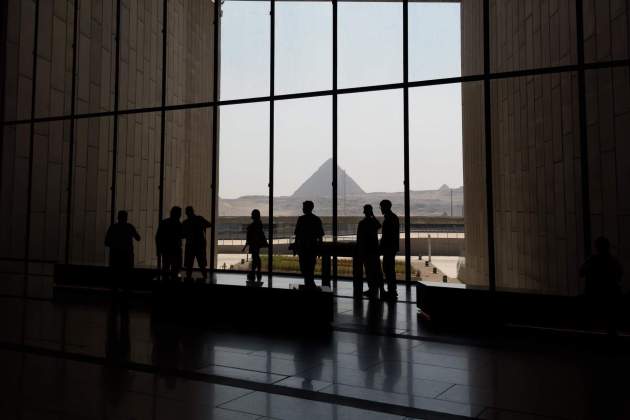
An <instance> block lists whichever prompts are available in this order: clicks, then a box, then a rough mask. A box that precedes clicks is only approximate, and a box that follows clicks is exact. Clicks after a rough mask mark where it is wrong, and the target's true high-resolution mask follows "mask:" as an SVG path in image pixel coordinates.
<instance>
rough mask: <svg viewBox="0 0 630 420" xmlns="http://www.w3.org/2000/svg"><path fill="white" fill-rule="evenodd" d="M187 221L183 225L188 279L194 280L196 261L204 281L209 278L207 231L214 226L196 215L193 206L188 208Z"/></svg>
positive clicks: (185, 264)
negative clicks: (207, 268)
mask: <svg viewBox="0 0 630 420" xmlns="http://www.w3.org/2000/svg"><path fill="white" fill-rule="evenodd" d="M186 217H187V218H186V220H184V222H183V223H182V230H183V233H184V238H186V247H185V248H184V266H185V267H186V279H187V280H191V279H192V271H193V265H194V263H195V259H196V260H197V264H198V265H199V269H200V270H201V277H202V279H203V280H205V279H206V278H207V273H206V266H207V265H208V262H207V257H206V245H207V243H206V230H207V229H208V228H209V227H211V226H212V225H211V224H210V222H208V221H207V220H206V219H204V218H203V217H202V216H198V215H196V214H195V210H194V209H193V208H192V206H188V207H186Z"/></svg>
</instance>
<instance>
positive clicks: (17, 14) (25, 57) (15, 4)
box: [3, 0, 35, 121]
mask: <svg viewBox="0 0 630 420" xmlns="http://www.w3.org/2000/svg"><path fill="white" fill-rule="evenodd" d="M6 8H7V28H6V30H7V41H6V75H5V80H4V83H5V98H4V100H5V103H4V110H5V114H4V116H5V120H7V121H11V120H21V119H26V118H31V94H32V91H33V90H32V88H33V47H34V46H35V2H34V1H33V0H9V1H8V2H7V5H6ZM3 47H4V46H3Z"/></svg>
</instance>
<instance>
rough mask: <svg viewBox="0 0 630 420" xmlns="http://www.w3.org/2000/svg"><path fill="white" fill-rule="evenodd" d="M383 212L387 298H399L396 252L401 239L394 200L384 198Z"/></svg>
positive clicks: (382, 247)
mask: <svg viewBox="0 0 630 420" xmlns="http://www.w3.org/2000/svg"><path fill="white" fill-rule="evenodd" d="M380 207H381V213H383V216H384V220H383V230H382V232H381V233H382V235H381V254H382V255H383V274H384V275H385V281H386V283H387V296H386V297H387V298H388V299H391V300H395V299H397V298H398V292H397V291H396V254H397V253H398V247H399V240H400V222H399V221H398V216H396V215H395V214H394V212H393V211H392V202H391V201H389V200H383V201H381V203H380Z"/></svg>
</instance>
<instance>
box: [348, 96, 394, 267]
mask: <svg viewBox="0 0 630 420" xmlns="http://www.w3.org/2000/svg"><path fill="white" fill-rule="evenodd" d="M338 118H339V122H338V124H339V125H338V129H339V134H338V136H339V144H338V161H339V166H340V168H341V170H342V171H344V172H342V174H343V175H342V176H340V177H339V188H338V200H339V209H338V214H339V236H340V237H339V240H340V241H355V240H356V233H357V224H358V223H359V221H360V220H361V219H362V218H363V206H364V205H365V204H371V205H372V207H373V209H374V213H375V215H376V217H377V218H378V219H379V220H380V221H381V222H382V215H381V214H380V210H379V203H380V202H381V200H384V199H388V200H390V201H391V202H392V204H393V207H392V211H393V212H394V213H395V214H396V215H397V216H398V218H399V221H400V232H401V235H400V236H401V238H402V232H404V185H403V180H404V173H403V164H404V154H403V95H402V91H401V90H393V91H384V92H376V93H359V94H351V95H341V96H340V97H339V117H338ZM400 245H401V246H400V250H399V252H398V255H397V257H396V276H397V279H398V280H404V279H405V271H406V270H405V262H404V255H405V251H404V249H403V245H404V241H401V244H400ZM352 272H353V270H352V264H351V261H349V260H347V259H340V260H339V263H338V273H339V276H340V277H351V276H352Z"/></svg>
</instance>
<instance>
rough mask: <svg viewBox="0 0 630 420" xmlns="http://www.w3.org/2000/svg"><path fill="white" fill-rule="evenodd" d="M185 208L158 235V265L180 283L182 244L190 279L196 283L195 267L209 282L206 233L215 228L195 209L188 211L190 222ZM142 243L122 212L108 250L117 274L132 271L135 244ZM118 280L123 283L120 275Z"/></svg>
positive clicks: (175, 211)
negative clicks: (183, 213) (182, 218)
mask: <svg viewBox="0 0 630 420" xmlns="http://www.w3.org/2000/svg"><path fill="white" fill-rule="evenodd" d="M181 217H182V209H181V207H173V208H172V209H171V213H170V217H168V218H166V219H164V220H162V221H161V222H160V224H159V226H158V230H157V233H156V235H155V242H156V247H157V253H158V261H159V263H160V266H161V269H162V271H163V273H164V275H165V276H166V277H167V278H168V279H176V278H178V276H179V272H180V271H181V269H182V243H183V241H184V240H185V241H186V245H185V247H184V249H183V251H184V252H183V254H184V256H183V259H184V268H185V269H186V279H188V280H190V279H192V272H193V265H194V262H195V260H197V265H198V266H199V269H200V271H201V276H202V278H203V279H204V280H205V279H206V278H207V272H206V267H207V265H208V262H207V257H206V245H207V242H206V230H207V229H208V228H209V227H210V226H211V225H210V222H208V221H207V220H206V219H205V218H204V217H203V216H199V215H196V214H195V211H194V209H193V208H192V207H191V206H188V207H186V220H184V221H183V222H181V221H180V219H181ZM134 239H135V240H136V241H140V235H139V234H138V231H137V230H136V228H135V227H134V226H133V225H132V224H130V223H129V222H128V214H127V212H126V211H124V210H121V211H119V212H118V222H117V223H114V224H113V225H111V226H110V227H109V229H108V231H107V235H106V236H105V246H107V247H108V248H109V265H110V267H111V268H112V269H114V270H116V271H119V272H121V271H126V270H130V269H132V268H133V266H134V253H133V240H134ZM118 274H119V275H117V276H115V277H116V278H117V279H118V280H119V281H120V277H121V275H120V273H118Z"/></svg>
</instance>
